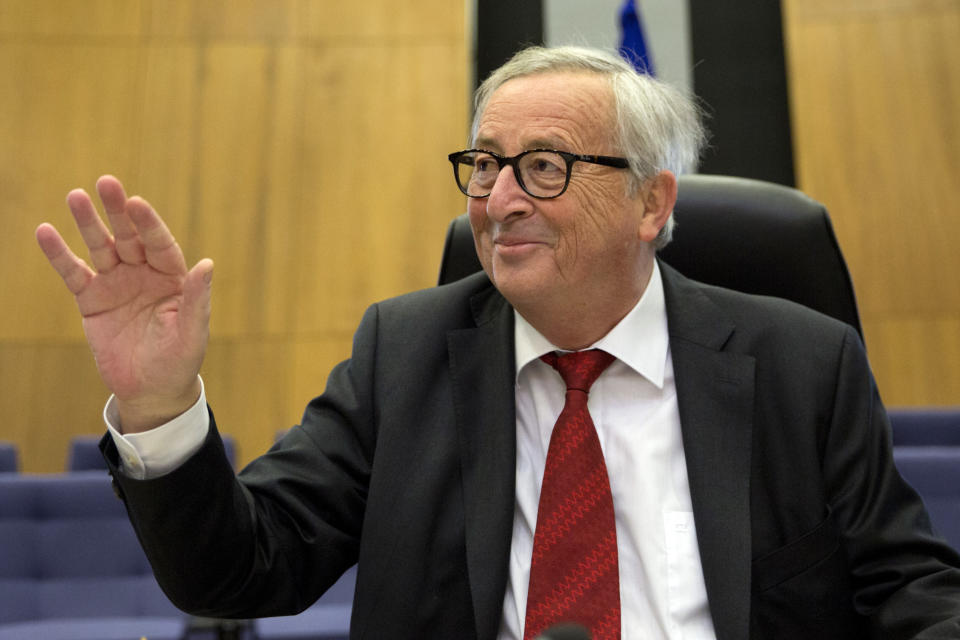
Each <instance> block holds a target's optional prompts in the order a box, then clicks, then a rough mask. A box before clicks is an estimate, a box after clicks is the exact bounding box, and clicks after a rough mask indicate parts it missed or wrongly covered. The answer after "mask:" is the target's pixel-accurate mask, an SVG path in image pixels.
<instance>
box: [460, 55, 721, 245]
mask: <svg viewBox="0 0 960 640" xmlns="http://www.w3.org/2000/svg"><path fill="white" fill-rule="evenodd" d="M552 71H572V72H578V71H580V72H588V73H596V74H600V75H602V76H606V77H608V78H609V79H610V87H611V89H612V91H613V97H614V111H615V113H614V116H615V117H616V122H617V131H616V137H615V138H614V141H615V143H617V145H618V146H619V147H620V150H621V152H622V153H623V155H624V156H625V157H626V158H627V160H628V161H629V163H630V172H631V175H632V180H630V181H629V184H628V188H629V189H630V192H631V194H633V193H635V192H636V190H637V189H639V188H640V186H641V185H642V184H643V183H644V182H645V181H646V180H648V179H650V178H652V177H654V176H656V175H657V174H658V173H659V172H660V171H662V170H664V169H666V170H669V171H672V172H673V173H674V174H676V175H680V174H682V173H687V172H689V171H692V170H694V169H695V167H696V164H697V160H698V159H699V157H700V151H701V149H702V148H703V146H704V145H705V144H706V138H707V134H706V129H705V128H704V126H703V123H702V120H701V110H700V108H699V106H698V105H697V103H696V101H695V99H694V98H692V97H691V96H688V95H687V94H685V93H683V92H682V91H680V90H678V89H676V88H675V87H673V86H671V85H669V84H667V83H665V82H661V81H659V80H656V79H655V78H652V77H651V76H648V75H645V74H641V73H638V72H637V71H636V70H634V68H633V67H632V66H631V65H630V63H629V62H627V61H626V60H624V59H623V58H622V57H620V56H619V55H617V54H616V53H613V52H608V51H604V50H601V49H591V48H587V47H555V48H546V47H529V48H527V49H523V50H522V51H520V52H518V53H516V54H515V55H514V56H513V57H512V58H511V59H510V60H508V61H507V62H506V63H505V64H504V65H503V66H501V67H500V68H499V69H497V70H496V71H494V72H493V73H492V74H491V75H490V77H488V78H487V79H486V80H485V81H484V82H483V84H481V85H480V87H479V88H478V89H477V92H476V95H475V96H474V104H475V109H474V117H473V127H472V129H471V138H472V139H476V135H477V128H478V127H479V125H480V119H481V118H482V117H483V112H484V111H485V110H486V107H487V103H488V102H489V101H490V96H491V95H492V94H493V92H494V91H496V90H497V89H498V88H499V87H500V86H501V85H503V84H504V83H505V82H507V81H508V80H512V79H514V78H519V77H522V76H530V75H536V74H540V73H548V72H552ZM590 153H592V151H591V152H590ZM673 227H674V220H673V214H671V215H670V218H669V219H668V220H667V223H666V224H665V225H664V227H663V229H661V230H660V234H659V235H658V236H657V238H656V240H655V241H654V246H655V247H656V248H657V249H662V248H663V247H665V246H666V245H667V244H668V243H669V242H670V240H671V238H672V236H673Z"/></svg>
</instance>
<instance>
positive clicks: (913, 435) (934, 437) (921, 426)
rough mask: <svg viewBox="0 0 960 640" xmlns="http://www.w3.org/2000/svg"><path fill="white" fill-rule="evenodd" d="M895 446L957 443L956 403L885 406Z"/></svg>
mask: <svg viewBox="0 0 960 640" xmlns="http://www.w3.org/2000/svg"><path fill="white" fill-rule="evenodd" d="M887 415H888V416H889V417H890V427H891V429H892V431H893V445H894V446H895V447H911V446H946V447H960V407H916V408H906V407H900V408H895V409H888V410H887Z"/></svg>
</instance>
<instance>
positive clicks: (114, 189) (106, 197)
mask: <svg viewBox="0 0 960 640" xmlns="http://www.w3.org/2000/svg"><path fill="white" fill-rule="evenodd" d="M97 193H98V194H100V200H101V202H103V208H104V210H105V211H106V212H107V218H108V219H109V220H110V227H111V228H112V229H113V238H114V243H115V245H116V252H117V256H118V257H119V258H120V260H123V261H124V262H126V263H127V264H143V263H144V262H146V261H147V258H146V256H145V255H144V251H143V243H142V242H141V241H140V235H139V234H138V233H137V228H136V226H134V224H133V222H132V221H131V220H130V216H128V215H127V212H126V204H127V194H126V192H125V191H124V190H123V185H122V184H121V183H120V181H119V180H117V179H116V178H114V177H113V176H109V175H108V176H101V177H100V179H99V180H97Z"/></svg>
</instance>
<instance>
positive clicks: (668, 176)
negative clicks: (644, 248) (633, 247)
mask: <svg viewBox="0 0 960 640" xmlns="http://www.w3.org/2000/svg"><path fill="white" fill-rule="evenodd" d="M640 197H641V198H642V199H643V215H642V216H641V218H640V228H639V230H638V233H639V236H640V239H641V240H643V241H644V242H653V241H654V239H655V238H656V237H657V234H658V233H660V229H662V228H663V225H665V224H666V223H667V219H668V218H669V217H670V214H671V213H673V205H674V204H675V203H676V201H677V177H676V176H675V175H673V173H671V172H670V171H667V170H666V169H664V170H663V171H661V172H660V173H658V174H657V175H655V176H654V177H653V178H651V179H650V180H647V182H646V184H645V185H644V186H643V187H642V188H641V189H640Z"/></svg>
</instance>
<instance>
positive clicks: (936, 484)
mask: <svg viewBox="0 0 960 640" xmlns="http://www.w3.org/2000/svg"><path fill="white" fill-rule="evenodd" d="M893 459H894V461H895V462H896V464H897V469H898V470H899V471H900V475H902V476H903V478H904V480H906V481H907V482H908V483H910V486H912V487H913V488H914V489H915V490H916V491H917V493H919V494H920V497H921V498H923V502H924V504H925V505H926V506H927V511H928V512H929V513H930V520H931V521H932V522H933V526H934V529H936V531H937V532H938V533H939V534H940V535H942V536H943V537H944V538H946V540H947V542H949V543H950V546H952V547H953V548H954V549H960V447H952V446H909V447H894V449H893Z"/></svg>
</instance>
